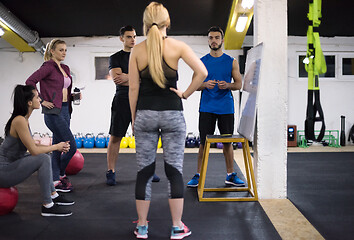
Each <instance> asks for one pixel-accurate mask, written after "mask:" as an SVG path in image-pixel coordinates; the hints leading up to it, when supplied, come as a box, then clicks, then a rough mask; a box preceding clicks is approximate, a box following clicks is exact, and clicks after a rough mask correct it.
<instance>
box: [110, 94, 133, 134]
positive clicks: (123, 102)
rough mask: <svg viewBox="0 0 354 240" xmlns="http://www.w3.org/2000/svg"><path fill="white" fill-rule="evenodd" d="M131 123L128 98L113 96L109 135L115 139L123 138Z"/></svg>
mask: <svg viewBox="0 0 354 240" xmlns="http://www.w3.org/2000/svg"><path fill="white" fill-rule="evenodd" d="M131 121H132V115H131V113H130V105H129V98H119V97H117V96H114V98H113V101H112V107H111V127H110V128H109V134H111V135H112V136H115V137H124V136H125V134H126V133H127V129H128V127H129V124H130V123H131Z"/></svg>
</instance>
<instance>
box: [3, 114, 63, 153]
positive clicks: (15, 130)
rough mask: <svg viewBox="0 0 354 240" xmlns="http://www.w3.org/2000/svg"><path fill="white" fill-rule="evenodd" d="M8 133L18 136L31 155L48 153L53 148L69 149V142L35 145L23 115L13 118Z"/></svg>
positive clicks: (59, 149) (58, 149)
mask: <svg viewBox="0 0 354 240" xmlns="http://www.w3.org/2000/svg"><path fill="white" fill-rule="evenodd" d="M10 135H11V136H15V137H19V138H20V139H21V142H22V143H23V144H24V145H25V146H26V148H27V149H28V151H29V152H30V154H31V155H33V156H36V155H38V154H41V153H49V152H52V151H55V150H57V151H61V152H67V151H69V149H70V144H69V143H68V142H60V143H58V144H54V145H51V146H43V145H37V144H36V143H35V141H34V140H33V138H32V136H31V134H30V131H29V129H28V122H27V120H26V119H25V118H24V117H23V116H17V117H15V118H14V120H13V121H12V123H11V129H10Z"/></svg>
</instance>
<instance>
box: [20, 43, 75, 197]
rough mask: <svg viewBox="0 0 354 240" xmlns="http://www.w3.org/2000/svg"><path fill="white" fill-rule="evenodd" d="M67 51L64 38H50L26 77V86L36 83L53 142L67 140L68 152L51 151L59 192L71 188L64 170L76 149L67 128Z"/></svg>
mask: <svg viewBox="0 0 354 240" xmlns="http://www.w3.org/2000/svg"><path fill="white" fill-rule="evenodd" d="M66 51H67V48H66V43H65V42H64V41H63V40H60V39H53V40H52V41H50V42H49V43H48V44H47V47H46V50H45V53H44V63H43V64H42V66H41V67H40V68H39V69H38V70H37V71H35V72H34V73H33V74H32V75H31V76H30V77H29V78H28V79H27V80H26V85H32V86H34V87H36V85H37V83H39V86H40V91H39V96H40V98H41V99H42V100H41V105H42V113H43V114H44V122H45V124H46V126H47V127H48V128H49V129H50V130H51V131H52V133H53V144H57V143H59V142H70V150H69V151H68V152H66V153H64V154H61V152H59V151H53V154H52V170H53V183H54V186H55V189H56V190H57V191H61V192H70V191H71V190H72V188H73V187H72V184H71V183H70V181H69V179H68V177H67V176H66V174H65V169H66V167H67V166H68V164H69V161H70V159H71V158H72V157H73V155H74V154H75V152H76V142H75V139H74V136H73V134H72V133H71V130H70V118H71V112H72V106H71V102H72V94H71V88H72V77H71V75H70V68H69V67H68V66H67V65H65V64H63V63H61V62H62V61H64V59H65V57H66Z"/></svg>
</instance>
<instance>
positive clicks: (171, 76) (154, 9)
mask: <svg viewBox="0 0 354 240" xmlns="http://www.w3.org/2000/svg"><path fill="white" fill-rule="evenodd" d="M143 22H144V34H145V35H146V37H147V38H146V40H145V41H143V42H141V43H140V44H138V45H136V46H135V47H134V49H133V50H132V53H131V55H130V61H129V102H130V109H131V113H132V126H133V131H134V134H135V139H136V158H137V164H138V173H137V180H136V188H135V198H136V208H137V213H138V224H137V226H136V229H135V231H134V233H135V235H136V237H137V238H140V239H147V238H148V223H147V222H148V221H147V215H148V211H149V206H150V200H151V180H152V177H153V175H154V172H155V156H156V148H157V142H158V139H159V135H160V134H161V139H162V144H163V149H164V151H163V158H164V162H165V172H166V176H167V178H168V180H169V205H170V211H171V216H172V230H171V239H182V238H184V237H186V236H189V235H190V234H191V231H190V230H189V229H188V227H186V226H185V225H184V224H183V222H182V212H183V201H184V198H183V192H184V184H183V177H182V167H183V158H184V139H185V136H186V124H185V120H184V116H183V107H182V99H187V98H188V97H189V96H190V95H191V94H192V93H193V92H194V91H196V90H197V89H198V88H199V87H200V85H201V84H202V83H203V81H204V79H205V78H206V76H207V70H206V68H205V67H204V65H203V63H202V62H201V61H200V60H199V58H198V57H197V56H196V55H195V54H194V52H193V51H192V49H191V48H190V47H189V46H188V45H186V44H185V43H183V42H181V41H178V40H175V39H173V38H169V37H167V33H166V30H167V28H169V26H170V17H169V14H168V11H167V9H166V8H165V7H164V6H163V5H162V4H160V3H156V2H152V3H150V4H149V5H148V6H147V7H146V9H145V12H144V16H143ZM179 59H182V60H183V61H185V62H186V64H187V65H188V66H189V67H190V68H191V69H192V70H193V71H194V74H193V78H192V82H191V83H190V85H189V86H188V88H187V89H186V90H185V91H182V90H179V89H178V88H177V80H178V73H177V70H178V61H179Z"/></svg>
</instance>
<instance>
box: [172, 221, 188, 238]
mask: <svg viewBox="0 0 354 240" xmlns="http://www.w3.org/2000/svg"><path fill="white" fill-rule="evenodd" d="M182 224H183V226H182V228H179V227H172V231H171V239H183V238H185V237H187V236H189V235H191V234H192V232H191V230H189V228H188V227H187V226H186V225H184V223H182Z"/></svg>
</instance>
